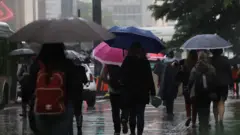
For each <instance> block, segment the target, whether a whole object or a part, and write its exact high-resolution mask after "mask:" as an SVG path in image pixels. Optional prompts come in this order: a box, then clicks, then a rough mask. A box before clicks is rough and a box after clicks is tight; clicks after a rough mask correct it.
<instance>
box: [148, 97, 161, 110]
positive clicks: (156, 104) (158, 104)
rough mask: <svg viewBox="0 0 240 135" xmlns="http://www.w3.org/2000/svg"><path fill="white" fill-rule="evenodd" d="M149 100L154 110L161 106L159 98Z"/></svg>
mask: <svg viewBox="0 0 240 135" xmlns="http://www.w3.org/2000/svg"><path fill="white" fill-rule="evenodd" d="M150 99H151V104H152V106H154V107H155V108H158V107H159V106H160V105H161V104H162V100H161V98H160V97H157V96H154V97H151V98H150Z"/></svg>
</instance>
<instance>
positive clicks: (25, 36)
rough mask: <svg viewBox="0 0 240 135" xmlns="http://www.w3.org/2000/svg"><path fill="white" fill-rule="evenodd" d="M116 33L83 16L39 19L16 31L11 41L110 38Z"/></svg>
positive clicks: (80, 40)
mask: <svg viewBox="0 0 240 135" xmlns="http://www.w3.org/2000/svg"><path fill="white" fill-rule="evenodd" d="M111 38H114V35H113V34H112V33H110V32H108V31H107V30H106V29H105V28H103V27H102V26H100V25H98V24H96V23H94V22H90V21H87V20H85V19H83V18H69V19H51V20H37V21H34V22H32V23H30V24H28V25H26V26H25V27H23V28H21V29H20V30H19V31H17V32H16V33H14V34H13V35H12V36H11V37H10V40H11V41H16V42H20V41H26V42H36V43H59V42H84V41H86V42H87V41H93V40H108V39H111Z"/></svg>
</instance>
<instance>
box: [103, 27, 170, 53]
mask: <svg viewBox="0 0 240 135" xmlns="http://www.w3.org/2000/svg"><path fill="white" fill-rule="evenodd" d="M109 31H110V32H112V33H114V34H115V35H116V37H115V38H114V39H111V40H105V42H106V43H107V44H108V45H110V46H111V47H115V48H121V49H128V48H130V46H131V45H132V43H133V42H139V43H141V44H142V47H143V48H144V49H145V51H146V52H149V53H158V52H160V51H161V50H163V49H165V47H164V44H163V42H162V41H161V40H160V39H159V38H158V37H157V36H155V35H154V34H153V33H152V32H151V31H149V30H143V29H139V28H136V27H118V26H114V27H112V28H111V29H110V30H109Z"/></svg>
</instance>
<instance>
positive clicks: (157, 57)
mask: <svg viewBox="0 0 240 135" xmlns="http://www.w3.org/2000/svg"><path fill="white" fill-rule="evenodd" d="M147 58H148V60H151V61H156V60H162V59H163V58H164V54H162V53H158V54H155V53H148V54H147Z"/></svg>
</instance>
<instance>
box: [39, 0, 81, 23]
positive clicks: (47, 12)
mask: <svg viewBox="0 0 240 135" xmlns="http://www.w3.org/2000/svg"><path fill="white" fill-rule="evenodd" d="M76 15H77V0H38V16H39V18H40V19H45V18H48V19H51V18H62V17H64V18H65V17H72V16H76Z"/></svg>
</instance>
